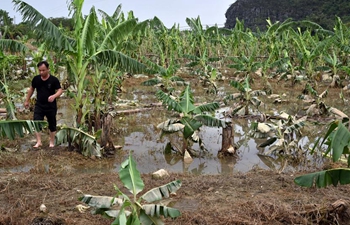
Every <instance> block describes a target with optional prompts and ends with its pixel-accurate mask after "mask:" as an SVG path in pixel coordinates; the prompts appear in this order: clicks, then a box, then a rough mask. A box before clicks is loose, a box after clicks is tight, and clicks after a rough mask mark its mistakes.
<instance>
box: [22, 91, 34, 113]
mask: <svg viewBox="0 0 350 225" xmlns="http://www.w3.org/2000/svg"><path fill="white" fill-rule="evenodd" d="M33 93H34V88H33V87H32V86H30V88H28V91H27V97H26V100H25V101H24V107H25V108H28V107H29V101H30V97H32V95H33Z"/></svg>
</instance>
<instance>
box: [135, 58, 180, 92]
mask: <svg viewBox="0 0 350 225" xmlns="http://www.w3.org/2000/svg"><path fill="white" fill-rule="evenodd" d="M148 63H149V64H151V67H153V68H154V69H155V70H156V71H158V74H159V75H156V77H155V78H152V79H149V80H146V81H144V82H142V83H141V85H144V86H155V85H157V86H160V87H162V89H163V90H164V91H166V92H168V93H171V92H172V91H174V90H175V88H174V86H185V85H187V83H186V82H185V80H184V79H182V78H181V77H179V76H176V75H175V74H176V72H177V70H178V69H179V66H178V65H175V64H174V63H170V65H169V67H168V68H163V67H160V66H158V65H156V64H154V63H152V62H150V61H148Z"/></svg>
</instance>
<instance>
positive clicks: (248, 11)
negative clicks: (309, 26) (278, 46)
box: [225, 0, 350, 30]
mask: <svg viewBox="0 0 350 225" xmlns="http://www.w3.org/2000/svg"><path fill="white" fill-rule="evenodd" d="M349 12H350V1H348V0H327V1H326V0H237V1H236V2H235V3H233V4H232V5H231V6H230V7H229V8H228V10H227V11H226V14H225V16H226V23H225V27H226V28H234V26H235V24H236V19H238V20H239V21H243V22H244V26H245V27H246V28H250V29H253V30H255V29H256V28H259V29H260V30H265V29H266V26H267V22H266V19H270V20H271V21H272V22H273V23H274V22H276V21H280V22H283V21H284V20H286V19H288V18H291V19H293V20H295V21H299V20H303V19H308V20H311V21H313V22H316V23H318V24H320V25H321V26H323V27H325V28H328V29H329V28H330V27H331V26H332V23H333V22H334V21H335V16H339V17H341V18H342V19H343V18H344V19H345V21H350V20H349ZM343 22H344V20H343Z"/></svg>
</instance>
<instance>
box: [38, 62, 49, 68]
mask: <svg viewBox="0 0 350 225" xmlns="http://www.w3.org/2000/svg"><path fill="white" fill-rule="evenodd" d="M43 64H44V65H45V66H46V68H49V66H50V65H49V63H48V62H47V61H45V60H44V61H41V62H39V63H38V65H36V66H37V67H38V68H39V67H40V66H41V65H43Z"/></svg>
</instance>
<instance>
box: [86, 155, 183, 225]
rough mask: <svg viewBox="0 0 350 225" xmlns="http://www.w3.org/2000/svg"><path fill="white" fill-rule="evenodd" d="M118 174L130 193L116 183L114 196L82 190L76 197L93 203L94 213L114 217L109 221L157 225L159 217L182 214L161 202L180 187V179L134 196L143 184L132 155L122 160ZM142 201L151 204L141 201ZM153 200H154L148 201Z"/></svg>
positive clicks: (160, 222) (91, 205) (160, 219)
mask: <svg viewBox="0 0 350 225" xmlns="http://www.w3.org/2000/svg"><path fill="white" fill-rule="evenodd" d="M119 178H120V180H121V181H122V183H123V184H124V186H125V187H126V188H127V189H128V190H129V191H130V192H131V194H132V196H131V197H129V196H128V195H126V194H125V193H123V192H122V191H121V190H120V189H119V188H118V187H117V186H116V185H115V186H114V188H115V190H116V191H117V194H116V196H115V197H110V196H93V195H89V194H84V195H83V196H82V197H80V198H79V200H80V201H82V202H84V203H86V204H88V205H89V206H90V207H93V214H101V215H103V216H106V217H107V218H112V219H115V220H114V222H113V223H112V224H144V225H152V224H155V225H160V224H164V223H163V221H162V218H161V217H170V218H176V217H178V216H180V215H181V213H180V211H179V210H178V209H174V208H171V207H167V206H166V204H164V203H162V200H163V199H164V198H169V197H170V196H171V195H172V194H175V193H176V191H177V190H178V189H180V187H181V181H180V180H175V181H172V182H170V183H168V184H165V185H163V186H160V187H156V188H153V189H151V190H149V191H147V192H146V193H144V194H143V195H141V196H140V197H139V198H137V194H138V193H140V192H141V191H142V190H143V188H144V183H143V181H142V179H141V175H140V172H139V171H138V170H137V168H136V163H135V161H134V160H133V158H132V157H131V155H130V156H129V158H128V159H127V160H125V161H124V162H123V163H122V164H121V168H120V170H119ZM144 202H146V203H150V204H143V203H144ZM154 202H157V203H156V204H151V203H154ZM84 208H86V207H84Z"/></svg>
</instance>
